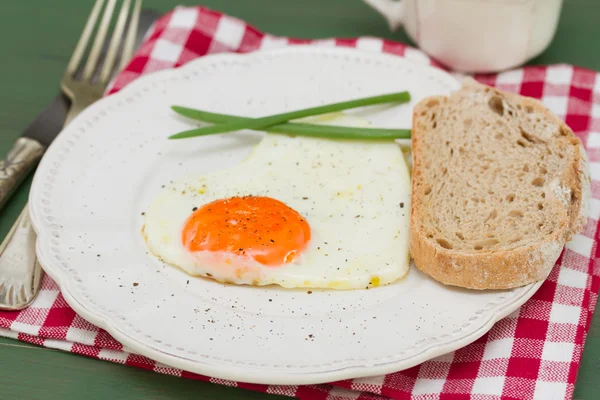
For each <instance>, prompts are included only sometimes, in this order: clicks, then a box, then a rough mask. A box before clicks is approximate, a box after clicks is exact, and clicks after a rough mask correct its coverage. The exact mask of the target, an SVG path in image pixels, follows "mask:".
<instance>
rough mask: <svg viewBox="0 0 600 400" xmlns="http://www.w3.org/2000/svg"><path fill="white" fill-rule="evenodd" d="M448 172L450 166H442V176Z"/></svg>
mask: <svg viewBox="0 0 600 400" xmlns="http://www.w3.org/2000/svg"><path fill="white" fill-rule="evenodd" d="M447 173H448V168H442V176H446V174H447Z"/></svg>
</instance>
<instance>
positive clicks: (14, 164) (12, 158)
mask: <svg viewBox="0 0 600 400" xmlns="http://www.w3.org/2000/svg"><path fill="white" fill-rule="evenodd" d="M44 150H45V148H44V146H42V145H41V144H40V143H39V142H38V141H36V140H34V139H31V138H27V137H20V138H19V139H17V141H16V142H15V144H14V145H13V147H12V149H10V151H9V152H8V154H7V155H6V158H5V159H4V160H0V208H1V207H2V206H3V205H4V203H6V200H8V198H9V197H10V195H11V194H12V192H13V191H14V190H15V189H16V188H17V186H18V185H19V184H20V183H21V182H22V181H23V180H24V179H25V177H26V176H27V174H28V173H29V172H30V171H31V170H32V169H33V167H35V165H36V164H37V163H38V161H40V159H41V158H42V155H43V154H44Z"/></svg>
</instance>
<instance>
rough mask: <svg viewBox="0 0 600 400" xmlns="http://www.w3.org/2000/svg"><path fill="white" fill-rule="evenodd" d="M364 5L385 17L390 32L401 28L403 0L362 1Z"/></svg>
mask: <svg viewBox="0 0 600 400" xmlns="http://www.w3.org/2000/svg"><path fill="white" fill-rule="evenodd" d="M364 1H365V3H367V4H368V5H370V6H371V7H373V8H374V9H375V10H377V11H378V12H379V13H380V14H381V15H383V16H384V17H385V19H386V20H387V22H388V25H389V26H390V29H391V30H392V31H395V30H396V29H398V28H400V27H401V26H402V22H403V21H402V20H403V19H404V1H403V0H396V1H394V0H364Z"/></svg>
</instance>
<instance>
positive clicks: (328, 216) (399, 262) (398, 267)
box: [143, 134, 410, 289]
mask: <svg viewBox="0 0 600 400" xmlns="http://www.w3.org/2000/svg"><path fill="white" fill-rule="evenodd" d="M246 195H256V196H269V197H272V198H275V199H277V200H279V201H282V202H284V203H285V204H287V205H288V206H290V207H291V208H293V209H294V210H296V211H297V212H299V213H300V214H301V215H302V216H304V217H305V218H306V220H307V222H308V223H309V225H310V228H311V240H310V242H309V243H308V246H307V247H306V249H305V250H304V251H303V252H302V254H301V256H300V257H298V258H297V259H295V260H294V261H293V262H292V263H289V264H285V265H283V266H278V267H272V266H271V267H270V266H264V265H261V264H259V263H257V262H253V261H249V260H248V259H245V258H239V257H235V256H231V255H229V257H225V256H226V255H223V254H211V253H209V252H197V253H191V252H189V251H188V250H186V249H185V248H184V246H183V244H182V243H181V232H182V227H183V225H184V223H185V221H186V219H187V218H188V217H189V216H190V214H191V213H192V209H193V208H194V207H200V206H202V205H203V204H206V203H209V202H211V201H214V200H217V199H224V198H229V197H233V196H246ZM409 214H410V177H409V172H408V169H407V166H406V163H405V159H404V156H403V153H402V151H401V149H400V147H399V146H398V144H396V143H394V142H392V141H377V142H372V141H351V140H328V139H319V138H306V137H295V138H294V137H290V136H287V135H278V134H266V135H265V136H264V138H263V139H262V141H261V142H260V143H259V144H258V145H257V146H256V148H255V149H254V151H253V153H252V154H251V155H250V157H248V158H247V159H246V160H244V161H243V162H242V163H240V164H238V165H237V166H235V167H232V168H229V169H226V170H221V171H218V172H214V173H210V174H205V175H201V176H188V177H184V178H182V179H180V180H178V181H176V182H174V183H172V184H169V185H167V186H166V187H165V188H164V189H163V190H162V191H161V192H160V193H159V194H158V196H157V197H156V198H155V199H154V201H153V202H152V203H151V204H150V206H149V208H148V209H147V210H146V211H145V216H144V218H145V223H144V228H143V233H144V238H145V240H146V243H147V245H148V247H149V249H150V250H151V252H152V253H153V254H154V255H155V256H157V257H159V258H160V259H162V260H163V261H164V262H166V263H169V264H172V265H174V266H177V267H179V268H181V269H183V270H184V271H186V272H187V273H188V274H190V275H193V276H205V277H206V276H208V277H211V278H213V279H215V280H217V281H220V282H228V283H234V284H250V285H271V284H275V285H280V286H283V287H286V288H293V287H304V288H333V289H365V288H371V287H375V286H378V285H385V284H389V283H391V282H394V281H396V280H398V279H400V278H402V277H403V276H404V275H406V273H407V272H408V269H409V261H410V257H409V252H408V246H409V242H408V234H409ZM226 258H229V259H230V260H231V261H230V262H224V260H225V259H226Z"/></svg>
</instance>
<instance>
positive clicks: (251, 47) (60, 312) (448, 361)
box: [0, 7, 600, 400]
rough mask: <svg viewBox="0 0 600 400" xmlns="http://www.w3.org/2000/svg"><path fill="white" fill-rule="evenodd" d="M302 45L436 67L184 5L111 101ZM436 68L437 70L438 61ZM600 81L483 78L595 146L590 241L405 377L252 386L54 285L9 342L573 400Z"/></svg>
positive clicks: (562, 75)
mask: <svg viewBox="0 0 600 400" xmlns="http://www.w3.org/2000/svg"><path fill="white" fill-rule="evenodd" d="M295 44H312V45H315V46H348V47H357V48H360V49H363V50H366V51H373V52H387V53H392V54H396V55H397V56H399V57H407V58H410V59H413V60H415V61H417V62H422V63H432V62H431V60H430V59H429V58H428V57H427V56H425V55H424V54H423V53H421V52H420V51H418V50H416V49H413V48H410V47H407V46H405V45H403V44H400V43H394V42H390V41H385V40H381V39H377V38H370V37H362V38H352V39H323V40H296V39H289V38H283V37H275V36H271V35H265V34H263V33H261V32H259V31H258V30H256V29H255V28H253V27H251V26H249V25H247V24H246V23H244V22H243V21H240V20H238V19H235V18H232V17H229V16H226V15H222V14H220V13H218V12H215V11H211V10H208V9H205V8H201V7H191V8H188V7H178V8H176V9H175V10H173V11H172V12H170V13H168V14H166V15H165V16H163V17H162V18H160V19H159V20H158V21H157V22H156V23H155V25H154V26H153V27H152V28H151V30H150V32H149V33H148V35H147V37H146V40H145V42H144V43H143V45H142V46H141V48H140V50H139V51H138V52H137V54H136V55H135V56H134V58H133V60H132V61H131V62H130V63H129V65H128V66H127V68H126V69H125V70H124V71H123V72H122V73H121V74H120V75H119V76H118V77H117V78H116V80H115V81H114V82H113V84H112V86H111V87H110V88H109V91H108V93H115V92H117V91H118V90H119V89H121V88H122V87H123V86H125V85H126V84H127V83H129V82H131V81H133V80H134V79H136V78H137V77H139V76H140V75H143V74H147V73H151V72H153V71H157V70H161V69H165V68H173V67H177V66H180V65H182V64H185V63H186V62H188V61H191V60H193V59H195V58H197V57H201V56H203V55H205V54H211V53H218V52H250V51H256V50H262V49H269V48H274V47H282V46H289V45H295ZM432 64H434V65H435V63H432ZM599 75H600V74H598V73H596V72H594V71H589V70H585V69H582V68H576V67H573V66H569V65H551V66H545V67H527V68H523V69H517V70H513V71H508V72H504V73H501V74H499V75H478V76H475V78H476V79H477V80H479V81H481V82H484V83H487V84H490V85H493V86H497V87H499V88H501V89H504V90H509V91H512V92H517V93H521V94H524V95H527V96H532V97H536V98H540V99H542V101H543V102H544V104H545V105H546V106H548V107H549V108H550V109H551V110H552V111H553V112H554V113H555V114H557V115H558V116H559V117H561V118H563V119H564V120H565V121H566V123H567V124H568V125H569V126H570V127H571V128H572V129H573V130H574V131H575V133H576V134H577V136H579V137H580V138H581V140H582V141H583V143H584V145H585V146H586V149H587V152H588V156H589V159H590V168H591V178H592V196H593V198H592V200H591V209H590V213H589V218H588V220H587V224H586V226H585V230H584V232H583V233H582V234H580V235H577V237H575V239H574V240H573V241H572V242H570V243H568V244H567V246H566V248H565V250H564V251H563V253H562V255H561V256H560V258H559V260H558V262H557V264H556V266H555V268H554V269H553V270H552V273H551V274H550V276H549V278H548V279H547V281H546V282H545V283H544V284H543V286H542V287H541V288H540V290H539V291H538V292H537V293H536V294H535V295H534V296H533V297H532V298H531V299H530V300H529V301H528V302H527V303H526V304H525V305H523V306H522V307H521V308H520V309H519V310H518V311H516V312H514V313H513V314H511V315H509V316H508V317H506V318H504V319H503V320H501V321H499V322H498V323H497V324H496V325H495V326H494V327H493V328H492V329H491V330H490V331H489V332H488V333H487V334H486V335H484V336H483V337H482V338H480V339H479V340H477V341H476V342H474V343H472V344H471V345H469V346H467V347H464V348H462V349H460V350H457V351H455V352H453V353H450V354H446V355H444V356H441V357H438V358H436V359H433V360H430V361H427V362H425V363H423V364H421V365H418V366H416V367H414V368H410V369H408V370H405V371H401V372H397V373H393V374H389V375H385V376H378V377H373V378H364V379H354V380H347V381H341V382H333V383H330V384H324V385H314V386H267V385H251V384H244V383H237V382H230V381H223V380H219V379H212V378H208V377H204V376H199V375H195V374H192V373H188V372H185V371H180V370H177V369H173V368H170V367H167V366H165V365H161V364H159V363H156V362H154V361H152V360H150V359H147V358H145V357H142V356H139V355H135V354H133V353H131V352H130V351H128V349H126V348H124V347H123V346H122V345H121V344H120V343H118V342H117V341H116V340H115V339H113V338H112V337H111V336H110V335H109V334H108V333H106V332H105V331H103V330H101V329H99V328H97V327H96V326H93V325H91V324H90V323H88V322H87V321H85V320H84V319H82V318H81V317H79V316H78V315H77V314H75V312H74V311H73V310H72V309H71V308H70V307H69V306H68V305H67V303H66V302H65V301H64V299H63V297H62V296H61V294H60V292H59V289H58V287H57V285H56V283H55V282H54V281H52V279H50V278H49V277H47V276H46V277H45V278H44V282H43V286H42V289H41V292H40V294H39V296H38V298H37V299H36V301H35V302H34V304H33V305H32V306H31V307H29V308H28V309H26V310H24V311H21V312H13V313H11V312H0V335H2V336H7V337H13V338H17V339H19V340H22V341H25V342H29V343H35V344H37V345H41V346H46V347H51V348H56V349H62V350H65V351H70V352H73V353H77V354H82V355H85V356H89V357H94V358H99V359H102V360H108V361H112V362H117V363H121V364H126V365H130V366H134V367H139V368H145V369H150V370H153V371H156V372H159V373H163V374H170V375H176V376H180V377H182V378H190V379H199V380H206V381H211V382H215V383H219V384H224V385H231V386H238V387H242V388H247V389H250V390H257V391H262V392H267V393H277V394H283V395H288V396H296V397H298V398H301V399H310V400H317V399H338V400H341V399H381V398H386V397H389V398H394V399H409V398H414V399H458V398H474V399H563V398H570V397H571V396H572V393H573V387H574V384H575V381H576V377H577V369H578V367H579V363H580V360H581V354H582V351H583V344H584V341H585V336H586V332H587V330H588V328H589V326H590V321H591V317H592V314H593V311H594V306H595V305H596V299H597V293H598V284H599V282H600V279H599V278H600V264H599V256H600V254H599V253H600V249H599V248H598V245H597V244H598V222H599V217H600V76H599Z"/></svg>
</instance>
